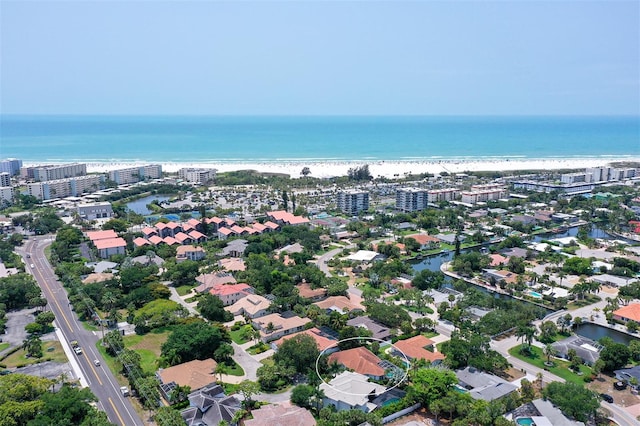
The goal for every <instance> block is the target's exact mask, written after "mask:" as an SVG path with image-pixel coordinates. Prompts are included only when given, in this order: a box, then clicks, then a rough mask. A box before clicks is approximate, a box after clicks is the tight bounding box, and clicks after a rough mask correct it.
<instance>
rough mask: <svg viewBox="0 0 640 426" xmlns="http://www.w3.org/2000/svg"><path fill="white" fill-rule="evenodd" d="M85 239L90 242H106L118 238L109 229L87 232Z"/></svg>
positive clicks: (114, 232)
mask: <svg viewBox="0 0 640 426" xmlns="http://www.w3.org/2000/svg"><path fill="white" fill-rule="evenodd" d="M87 237H88V238H89V239H90V240H91V241H97V240H107V239H110V238H118V234H116V231H114V230H113V229H109V230H107V231H89V232H87Z"/></svg>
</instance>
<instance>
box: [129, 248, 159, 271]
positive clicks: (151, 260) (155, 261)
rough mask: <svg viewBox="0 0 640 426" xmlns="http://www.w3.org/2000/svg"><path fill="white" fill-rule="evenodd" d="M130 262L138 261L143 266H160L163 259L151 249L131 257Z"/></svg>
mask: <svg viewBox="0 0 640 426" xmlns="http://www.w3.org/2000/svg"><path fill="white" fill-rule="evenodd" d="M131 262H133V263H139V264H140V265H144V266H150V265H157V266H159V267H160V266H162V265H163V264H164V259H163V258H161V257H160V256H158V255H157V254H155V253H154V252H152V251H151V252H147V254H143V255H142V256H136V257H134V258H132V259H131Z"/></svg>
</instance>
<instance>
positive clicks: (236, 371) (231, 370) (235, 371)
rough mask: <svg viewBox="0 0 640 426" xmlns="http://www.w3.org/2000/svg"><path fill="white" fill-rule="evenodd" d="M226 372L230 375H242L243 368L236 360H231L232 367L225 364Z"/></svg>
mask: <svg viewBox="0 0 640 426" xmlns="http://www.w3.org/2000/svg"><path fill="white" fill-rule="evenodd" d="M226 374H228V375H230V376H244V370H243V369H242V367H240V365H239V364H238V363H237V362H235V361H233V367H229V366H227V372H226Z"/></svg>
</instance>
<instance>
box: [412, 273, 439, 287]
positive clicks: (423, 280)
mask: <svg viewBox="0 0 640 426" xmlns="http://www.w3.org/2000/svg"><path fill="white" fill-rule="evenodd" d="M411 284H412V285H413V286H414V287H417V288H419V289H420V290H427V289H438V288H440V287H441V286H442V284H444V274H443V273H442V272H439V271H438V272H434V271H431V270H429V269H423V270H422V271H420V272H418V273H417V274H416V275H415V276H414V277H413V280H411Z"/></svg>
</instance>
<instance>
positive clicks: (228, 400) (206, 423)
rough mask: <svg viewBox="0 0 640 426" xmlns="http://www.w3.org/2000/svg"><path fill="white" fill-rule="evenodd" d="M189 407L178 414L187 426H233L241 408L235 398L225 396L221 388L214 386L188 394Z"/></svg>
mask: <svg viewBox="0 0 640 426" xmlns="http://www.w3.org/2000/svg"><path fill="white" fill-rule="evenodd" d="M189 405H190V406H189V408H187V409H186V410H183V411H182V412H180V414H181V415H182V418H183V419H184V421H185V422H186V424H187V426H218V425H219V424H220V423H221V422H226V423H227V424H229V425H235V423H234V422H233V418H234V416H235V414H236V412H237V411H239V410H240V409H241V408H242V407H241V406H240V401H238V399H237V398H236V397H235V396H233V395H231V396H226V395H225V394H224V390H223V389H222V386H220V385H215V384H214V385H210V386H207V387H204V388H202V389H199V390H197V391H195V392H192V393H190V394H189Z"/></svg>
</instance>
